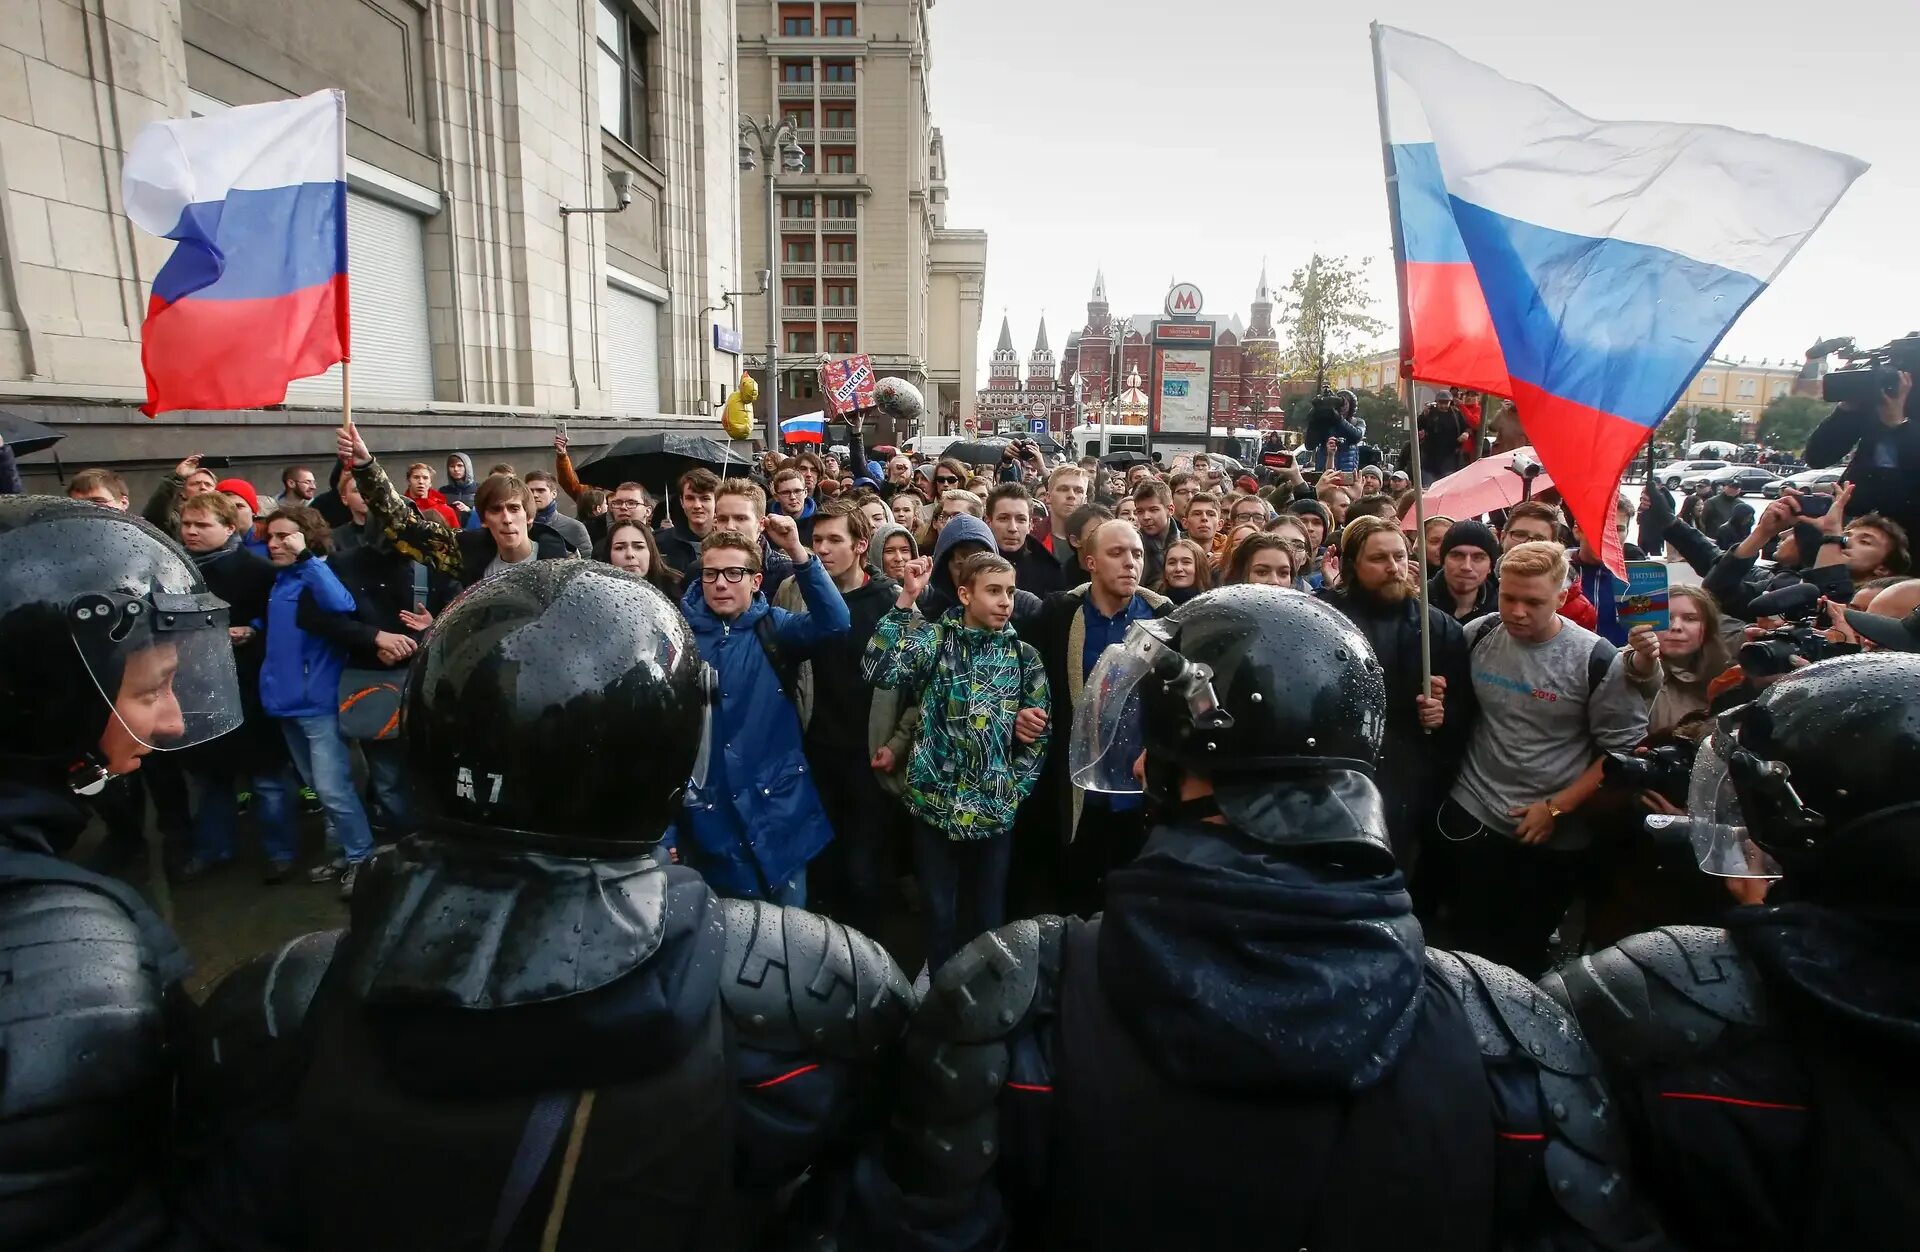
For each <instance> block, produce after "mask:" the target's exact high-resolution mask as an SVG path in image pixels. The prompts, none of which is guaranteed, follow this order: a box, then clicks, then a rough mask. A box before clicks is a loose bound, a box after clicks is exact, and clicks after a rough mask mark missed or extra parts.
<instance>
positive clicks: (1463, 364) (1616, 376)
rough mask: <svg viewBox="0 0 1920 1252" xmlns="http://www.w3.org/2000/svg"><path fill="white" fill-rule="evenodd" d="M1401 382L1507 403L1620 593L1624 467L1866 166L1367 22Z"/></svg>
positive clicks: (1832, 153)
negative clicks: (1396, 250)
mask: <svg viewBox="0 0 1920 1252" xmlns="http://www.w3.org/2000/svg"><path fill="white" fill-rule="evenodd" d="M1374 54H1375V72H1376V74H1378V75H1379V76H1380V99H1381V108H1382V113H1383V115H1382V118H1381V129H1382V133H1383V136H1384V140H1385V143H1386V147H1387V157H1388V162H1389V166H1388V169H1389V175H1390V182H1389V187H1390V191H1391V194H1390V196H1389V201H1390V208H1391V211H1392V212H1394V213H1395V214H1396V219H1397V227H1398V229H1397V230H1396V232H1395V234H1396V238H1397V239H1398V240H1399V241H1400V251H1401V255H1399V256H1398V257H1396V258H1395V260H1396V261H1397V262H1398V263H1399V267H1400V271H1401V274H1400V279H1401V282H1402V283H1403V284H1404V291H1405V293H1406V295H1405V300H1404V302H1403V308H1405V309H1406V310H1407V320H1408V322H1409V325H1408V326H1407V327H1406V328H1405V329H1404V330H1403V336H1404V337H1405V338H1406V339H1407V341H1408V343H1407V345H1406V346H1408V347H1410V349H1411V356H1412V361H1413V366H1412V370H1411V373H1412V375H1413V377H1416V378H1420V379H1424V380H1430V381H1436V382H1447V383H1454V384H1458V385H1463V386H1470V387H1476V388H1480V389H1483V390H1488V391H1492V392H1495V393H1496V394H1500V395H1507V396H1511V397H1512V398H1513V400H1514V401H1515V403H1517V404H1518V405H1519V406H1520V411H1521V413H1522V414H1523V415H1524V416H1525V420H1526V426H1527V434H1528V436H1529V437H1530V438H1531V439H1532V441H1533V444H1534V446H1535V448H1536V449H1537V450H1538V451H1539V454H1540V459H1541V461H1542V463H1543V464H1544V465H1545V466H1546V469H1547V472H1548V473H1550V474H1551V475H1552V476H1553V479H1554V482H1555V483H1556V484H1558V486H1559V488H1560V491H1561V494H1562V496H1563V498H1564V499H1565V500H1566V502H1567V504H1568V506H1569V508H1570V509H1571V511H1572V513H1573V516H1574V518H1575V520H1576V521H1578V522H1579V523H1580V526H1581V528H1582V530H1583V531H1584V532H1585V533H1586V534H1588V535H1591V536H1594V537H1596V538H1601V539H1603V540H1604V553H1603V554H1604V555H1605V556H1606V558H1607V564H1608V565H1609V566H1610V567H1612V568H1613V569H1614V572H1615V573H1616V574H1618V575H1621V576H1623V577H1624V559H1623V558H1622V556H1621V554H1620V548H1619V539H1618V537H1617V535H1616V533H1615V530H1614V524H1613V507H1614V506H1613V500H1614V493H1615V491H1616V490H1617V488H1618V484H1619V481H1620V476H1621V473H1622V471H1623V470H1624V469H1625V468H1626V466H1627V463H1628V462H1629V461H1630V460H1632V458H1633V456H1634V454H1635V452H1636V451H1637V450H1638V449H1639V448H1640V447H1641V446H1642V445H1644V444H1645V443H1646V441H1647V440H1648V439H1649V438H1650V437H1651V432H1652V430H1653V428H1654V427H1655V426H1657V425H1658V424H1659V423H1660V422H1661V420H1663V419H1664V418H1665V417H1666V416H1667V414H1668V413H1669V412H1670V411H1671V410H1672V408H1673V405H1674V403H1675V402H1676V401H1677V400H1678V399H1679V398H1680V396H1681V394H1682V393H1683V392H1684V391H1685V389H1686V386H1687V382H1688V380H1689V379H1691V378H1692V377H1693V375H1694V374H1695V373H1697V372H1698V370H1699V368H1700V366H1701V365H1702V364H1703V363H1704V362H1705V361H1706V359H1707V356H1708V355H1709V354H1710V353H1711V352H1712V351H1713V348H1714V346H1715V345H1716V344H1718V343H1719V341H1720V339H1721V337H1722V336H1723V335H1725V334H1726V332H1727V330H1728V329H1729V328H1730V327H1731V326H1732V325H1733V322H1734V320H1735V319H1736V318H1738V317H1739V315H1740V313H1741V312H1742V311H1743V310H1744V309H1745V308H1746V307H1747V305H1748V304H1750V303H1752V301H1753V299H1754V297H1756V296H1758V295H1759V294H1760V293H1761V292H1762V291H1764V290H1765V289H1766V286H1767V284H1768V283H1769V282H1771V281H1772V280H1773V278H1774V276H1775V275H1777V274H1778V273H1779V272H1780V270H1781V268H1782V267H1783V266H1784V265H1786V263H1787V262H1788V260H1790V259H1791V258H1792V257H1793V254H1794V253H1795V252H1797V251H1798V250H1799V248H1800V246H1801V245H1802V244H1803V243H1805V242H1806V240H1807V238H1808V236H1810V235H1811V234H1812V233H1813V230H1814V228H1815V227H1817V226H1819V224H1820V223H1821V222H1822V221H1823V220H1824V219H1825V218H1826V215H1827V214H1828V212H1830V211H1831V210H1832V208H1833V206H1834V205H1835V204H1836V203H1838V202H1839V199H1840V197H1841V195H1842V194H1843V193H1844V192H1845V191H1846V189H1847V187H1848V186H1850V185H1851V184H1852V182H1853V180H1854V179H1856V178H1858V177H1859V176H1860V175H1861V174H1862V173H1863V172H1864V171H1865V170H1866V168H1867V167H1866V164H1865V163H1864V162H1861V161H1858V160H1856V159H1855V158H1853V157H1850V156H1845V155H1842V154H1840V153H1836V152H1829V151H1826V150H1824V149H1821V148H1815V147H1810V146H1808V145H1806V144H1802V143H1796V142H1793V141H1791V140H1785V139H1775V138H1772V137H1770V136H1766V135H1757V134H1752V133H1750V132H1746V131H1739V130H1733V129H1730V128H1728V127H1724V126H1708V125H1692V124H1681V123H1669V122H1607V121H1598V120H1596V119H1593V118H1589V117H1587V116H1585V115H1584V114H1581V113H1579V112H1576V111H1575V110H1573V109H1572V108H1569V107H1568V106H1567V105H1566V104H1564V103H1562V102H1561V101H1559V100H1558V99H1556V98H1554V97H1553V96H1552V95H1550V94H1548V93H1547V92H1545V91H1543V90H1541V89H1540V88H1538V87H1534V86H1531V85H1528V84H1526V83H1518V82H1514V81H1513V80H1511V79H1509V78H1506V77H1504V76H1503V75H1501V74H1499V73H1498V72H1496V71H1494V70H1492V69H1490V68H1488V67H1487V66H1484V65H1480V64H1478V63H1476V62H1473V61H1469V60H1468V59H1467V58H1465V57H1463V56H1461V55H1460V54H1459V53H1457V52H1455V51H1453V50H1452V49H1451V48H1449V47H1447V46H1446V45H1445V44H1442V43H1438V42H1436V41H1434V40H1432V39H1427V38H1425V37H1423V36H1420V35H1415V34H1411V33H1409V32H1406V31H1402V30H1397V29H1394V28H1393V27H1388V26H1375V27H1374Z"/></svg>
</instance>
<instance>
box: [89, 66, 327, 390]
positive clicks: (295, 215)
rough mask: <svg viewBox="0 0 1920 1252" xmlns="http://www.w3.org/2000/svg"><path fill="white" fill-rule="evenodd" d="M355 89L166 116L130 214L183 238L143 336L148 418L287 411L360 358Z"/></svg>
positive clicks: (143, 144) (129, 187) (131, 171)
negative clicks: (290, 401)
mask: <svg viewBox="0 0 1920 1252" xmlns="http://www.w3.org/2000/svg"><path fill="white" fill-rule="evenodd" d="M346 115H347V103H346V93H345V92H343V91H340V90H338V89H333V90H327V91H319V92H315V93H314V94H313V95H310V96H304V97H301V98H300V99H297V100H282V101H276V102H274V103H271V104H255V105H247V106H244V107H241V108H235V109H229V110H227V111H226V112H223V113H217V114H214V115H212V116H208V117H199V118H192V119H190V120H185V121H164V122H154V123H152V124H150V125H148V126H147V127H146V128H144V129H143V130H142V131H141V132H140V134H139V135H138V136H137V137H136V138H135V139H134V142H133V145H132V147H131V148H130V149H129V150H128V152H127V161H126V165H125V167H124V169H123V170H122V172H121V193H122V199H123V201H124V203H125V204H126V207H127V216H128V217H130V218H132V219H133V221H134V223H135V224H136V225H138V226H139V227H140V228H141V229H143V230H145V231H147V232H149V233H151V234H154V235H159V236H161V237H163V238H166V239H172V240H175V241H176V243H177V246H176V247H175V248H174V250H173V255H171V256H170V257H168V258H167V260H166V262H165V263H164V264H163V265H162V266H161V267H160V271H159V273H158V274H156V275H155V276H154V280H153V294H152V296H151V297H150V299H149V300H148V304H147V320H146V324H145V326H144V327H143V328H142V331H141V339H142V343H141V349H140V356H141V361H142V363H143V364H144V365H145V367H146V374H147V403H146V404H145V405H144V406H142V407H143V409H144V411H145V412H146V413H147V415H148V416H152V415H154V414H156V413H162V412H165V411H167V410H169V409H239V408H251V407H254V406H257V405H265V404H278V403H280V402H281V401H283V400H285V399H286V395H287V383H288V382H290V381H292V380H293V379H296V378H304V377H307V376H308V375H311V374H318V373H321V372H323V371H324V370H326V369H327V368H328V367H329V366H331V365H333V364H334V363H335V362H337V361H342V360H345V359H346V358H347V356H348V355H349V353H350V351H351V345H352V339H351V336H350V333H349V326H348V311H347V215H346V198H347V183H346V147H345V143H346Z"/></svg>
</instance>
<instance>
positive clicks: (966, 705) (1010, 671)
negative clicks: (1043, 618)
mask: <svg viewBox="0 0 1920 1252" xmlns="http://www.w3.org/2000/svg"><path fill="white" fill-rule="evenodd" d="M948 527H949V529H951V527H952V523H948ZM866 673H867V677H868V679H869V680H870V681H871V682H872V683H873V685H874V686H875V687H886V688H895V689H898V690H901V691H903V692H918V693H919V698H920V712H921V717H922V721H921V723H920V734H919V737H918V738H917V739H916V740H915V742H914V745H913V757H912V760H911V761H909V762H908V765H907V787H906V795H905V797H904V798H905V800H906V805H907V811H908V812H910V813H912V814H913V815H914V816H915V817H916V818H918V819H919V820H921V821H923V822H925V823H926V824H927V825H929V826H932V827H933V828H934V829H936V830H939V831H942V832H944V833H945V834H946V835H947V837H948V838H950V839H986V838H990V837H992V836H993V835H997V834H1000V833H1001V832H1003V831H1008V830H1011V829H1012V828H1013V821H1014V817H1015V815H1016V814H1017V813H1018V811H1019V808H1020V802H1021V801H1022V800H1024V799H1026V798H1027V796H1028V794H1029V793H1031V792H1032V791H1033V787H1034V784H1035V783H1037V782H1038V781H1039V780H1040V767H1041V765H1042V764H1043V763H1044V762H1045V761H1046V755H1047V740H1048V734H1046V733H1042V735H1041V736H1040V738H1038V739H1037V740H1035V741H1034V742H1033V743H1029V744H1022V743H1018V742H1016V741H1015V739H1014V737H1013V723H1014V718H1015V716H1016V715H1017V714H1018V713H1019V712H1020V710H1021V709H1027V708H1040V709H1045V708H1047V707H1048V702H1047V671H1046V667H1045V666H1044V665H1042V664H1041V662H1040V654H1039V652H1037V651H1035V650H1034V647H1033V645H1032V644H1029V643H1022V642H1021V641H1020V637H1019V636H1018V635H1016V634H1015V633H1014V632H1013V628H1012V626H1003V627H1001V628H1000V629H999V630H987V629H984V628H981V627H977V626H969V625H967V624H966V619H965V616H964V614H963V611H962V610H961V609H959V608H957V607H956V608H953V609H949V610H948V611H947V613H946V615H945V616H944V617H942V618H941V619H940V620H939V621H938V622H927V621H926V620H924V619H922V618H917V617H916V616H915V615H914V611H913V610H911V609H899V608H895V609H889V610H888V611H887V614H886V616H885V617H882V618H881V619H880V624H879V625H878V626H876V627H875V628H874V632H873V638H872V639H871V640H869V641H868V643H867V654H866Z"/></svg>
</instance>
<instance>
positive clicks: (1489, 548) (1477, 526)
mask: <svg viewBox="0 0 1920 1252" xmlns="http://www.w3.org/2000/svg"><path fill="white" fill-rule="evenodd" d="M1455 548H1479V549H1482V550H1483V551H1485V552H1486V554H1487V556H1488V557H1489V558H1490V559H1492V560H1495V561H1498V560H1499V559H1500V540H1499V539H1498V538H1496V537H1495V536H1494V533H1493V528H1492V527H1490V526H1488V525H1487V524H1486V523H1485V522H1483V521H1479V520H1478V519H1476V518H1471V517H1469V518H1464V519H1462V520H1461V521H1457V522H1455V523H1454V524H1453V525H1451V526H1449V527H1447V534H1446V538H1444V539H1442V540H1441V541H1440V559H1441V560H1443V561H1444V560H1446V559H1447V553H1449V552H1451V551H1453V550H1454V549H1455Z"/></svg>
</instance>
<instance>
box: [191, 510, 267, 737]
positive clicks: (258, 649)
mask: <svg viewBox="0 0 1920 1252" xmlns="http://www.w3.org/2000/svg"><path fill="white" fill-rule="evenodd" d="M192 555H193V563H194V564H195V565H196V566H198V567H199V570H200V576H201V577H202V578H204V579H206V581H207V590H208V591H211V592H212V593H213V594H214V595H216V596H219V597H220V598H221V599H222V600H225V601H226V602H227V624H228V625H229V626H251V627H253V629H254V635H253V638H251V639H249V640H247V642H245V643H243V644H239V645H238V646H236V647H235V648H234V650H233V665H234V670H235V674H236V677H237V678H238V679H239V682H240V707H241V710H242V712H243V715H244V721H243V722H242V723H241V725H240V728H239V729H238V730H235V731H234V732H232V733H231V734H226V735H221V736H220V737H219V738H217V739H211V740H208V741H207V742H205V743H201V744H195V745H194V746H193V747H191V748H188V749H186V750H185V752H183V753H182V754H181V757H182V760H181V764H183V765H185V766H186V767H187V768H188V769H209V770H219V769H237V770H251V769H255V768H264V767H266V766H270V765H272V764H275V763H277V762H281V761H284V760H285V759H286V740H285V739H284V738H282V736H281V732H280V726H279V724H278V723H277V722H275V721H274V720H273V719H272V718H271V717H268V716H267V714H266V712H265V711H264V710H262V709H261V707H260V666H261V663H262V662H264V661H265V660H266V656H267V640H266V624H267V597H268V596H270V595H271V594H273V583H274V579H275V578H276V577H277V576H278V571H276V570H275V569H274V566H273V563H272V562H271V561H267V560H264V559H262V558H261V557H258V556H256V555H254V554H253V553H252V552H249V551H248V550H247V549H246V548H245V547H244V546H243V545H242V544H241V543H240V540H239V538H238V536H236V537H235V538H234V540H233V542H232V543H230V544H228V545H227V546H226V547H225V548H222V549H221V550H220V551H218V552H207V553H194V554H192Z"/></svg>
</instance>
